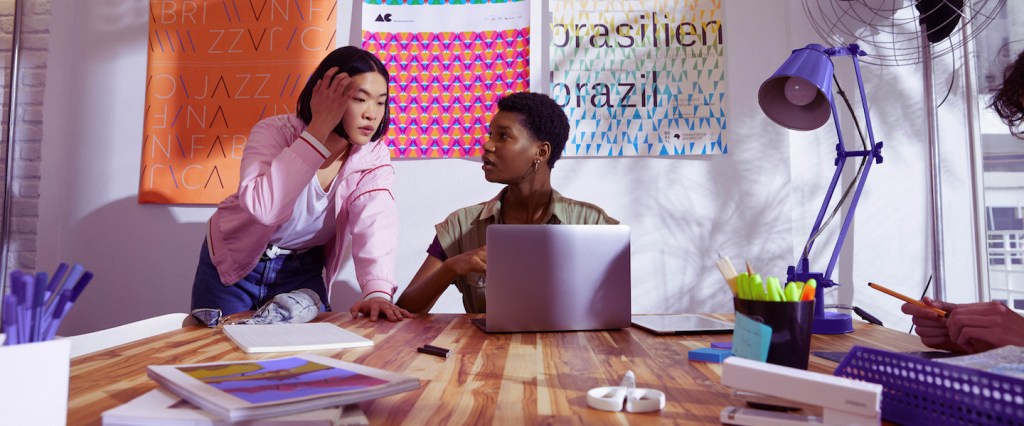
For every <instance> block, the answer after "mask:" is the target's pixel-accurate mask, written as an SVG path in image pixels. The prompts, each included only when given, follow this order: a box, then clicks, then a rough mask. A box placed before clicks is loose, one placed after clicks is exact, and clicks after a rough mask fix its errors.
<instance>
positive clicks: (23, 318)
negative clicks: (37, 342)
mask: <svg viewBox="0 0 1024 426" xmlns="http://www.w3.org/2000/svg"><path fill="white" fill-rule="evenodd" d="M22 276H24V274H23V273H22V272H21V271H19V270H17V269H15V270H13V271H11V293H13V294H14V299H15V302H14V309H13V311H14V316H15V318H14V323H15V325H16V326H17V330H16V331H17V336H18V341H19V342H21V341H25V340H26V336H28V328H26V327H27V326H28V323H29V318H28V315H26V314H27V312H26V308H27V305H28V289H27V285H26V283H25V281H24V280H22V279H21V278H22Z"/></svg>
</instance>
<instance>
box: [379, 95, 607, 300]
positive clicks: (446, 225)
mask: <svg viewBox="0 0 1024 426" xmlns="http://www.w3.org/2000/svg"><path fill="white" fill-rule="evenodd" d="M568 139H569V120H568V118H566V116H565V112H563V111H562V108H561V107H559V106H558V104H557V103H555V101H554V100H553V99H551V98H550V97H548V96H547V95H543V94H540V93H527V92H523V93H514V94H510V95H507V96H505V97H503V98H501V99H500V100H498V112H497V113H495V114H494V117H493V118H492V119H491V124H490V131H489V132H488V137H487V141H486V142H485V143H484V146H483V150H484V153H483V156H482V158H481V159H482V160H483V167H482V168H483V171H484V178H485V179H487V181H488V182H494V183H501V184H504V185H505V187H504V188H503V189H502V190H501V192H499V193H498V195H497V196H495V197H494V198H492V199H490V200H489V201H486V202H483V203H480V204H476V205H472V206H469V207H464V208H462V209H459V210H456V211H455V212H454V213H452V214H450V215H449V216H448V218H446V219H445V220H444V221H443V222H441V223H439V224H437V225H436V226H435V227H434V228H435V230H436V231H437V234H436V236H435V237H434V241H433V242H432V243H431V244H430V246H429V247H428V248H427V258H426V260H424V261H423V265H422V266H420V269H419V271H418V272H416V275H415V276H414V277H413V279H412V282H411V283H409V287H408V288H406V289H405V291H403V292H402V297H400V298H399V299H398V306H399V307H401V308H404V309H407V310H409V311H411V312H427V311H429V310H430V308H431V307H432V306H434V303H435V302H436V301H437V298H438V297H440V296H441V294H442V293H444V291H445V289H447V288H448V286H449V285H450V284H455V287H456V288H458V290H459V292H461V293H462V304H463V307H465V309H466V312H468V313H480V312H486V311H487V299H486V294H485V290H486V287H487V284H486V280H485V279H484V274H485V273H486V271H487V242H486V236H487V226H488V225H491V224H501V223H507V224H548V225H557V224H579V225H592V224H617V223H619V222H618V221H617V220H615V219H613V218H611V217H610V216H608V215H607V214H605V212H604V210H601V208H600V207H597V206H595V205H593V204H590V203H585V202H582V201H576V200H573V199H569V198H566V197H563V196H562V195H561V194H559V193H558V191H555V190H554V189H552V188H551V169H553V168H554V167H555V162H556V161H558V159H559V158H560V157H561V156H562V150H563V149H564V148H565V143H566V141H567V140H568Z"/></svg>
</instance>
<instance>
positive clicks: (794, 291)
mask: <svg viewBox="0 0 1024 426" xmlns="http://www.w3.org/2000/svg"><path fill="white" fill-rule="evenodd" d="M797 284H798V283H797V282H795V281H790V282H789V283H787V284H786V290H785V292H786V301H787V302H799V301H800V290H801V289H802V288H801V287H800V286H799V285H797Z"/></svg>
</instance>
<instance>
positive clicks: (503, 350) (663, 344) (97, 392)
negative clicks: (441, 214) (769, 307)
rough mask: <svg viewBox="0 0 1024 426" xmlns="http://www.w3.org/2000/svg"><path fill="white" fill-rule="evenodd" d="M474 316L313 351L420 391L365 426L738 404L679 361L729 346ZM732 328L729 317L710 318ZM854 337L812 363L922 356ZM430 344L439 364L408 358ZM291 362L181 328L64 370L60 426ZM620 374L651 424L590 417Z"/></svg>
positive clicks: (701, 418)
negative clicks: (183, 376)
mask: <svg viewBox="0 0 1024 426" xmlns="http://www.w3.org/2000/svg"><path fill="white" fill-rule="evenodd" d="M473 317H475V316H474V315H459V314H440V315H420V316H419V317H417V318H414V319H411V320H405V321H402V322H398V323H390V322H387V321H377V322H370V321H368V320H366V319H365V318H359V319H352V318H351V317H350V316H349V314H348V313H347V312H344V313H330V314H321V316H320V317H319V318H318V320H320V321H329V322H332V323H335V324H337V325H339V326H341V327H344V328H346V329H348V330H350V331H352V332H354V333H357V334H359V335H362V336H364V337H367V338H369V339H372V340H373V341H374V346H373V347H369V348H354V349H343V350H336V351H315V353H319V354H322V355H326V356H331V357H334V358H338V359H342V360H345V361H350V362H355V363H359V364H364V365H368V366H371V367H376V368H381V369H385V370H390V371H395V372H400V373H404V374H407V375H410V376H413V377H417V378H419V379H420V388H419V389H418V390H415V391H411V392H406V393H402V394H398V395H393V396H389V397H385V398H381V399H377V400H375V401H370V402H366V403H363V404H361V406H362V408H363V410H364V411H365V412H366V416H367V418H369V420H370V422H371V423H372V424H387V425H391V424H417V425H419V424H495V423H497V424H560V425H561V424H588V425H589V424H717V423H719V421H718V415H719V411H721V409H722V408H723V407H725V406H727V405H733V404H736V402H735V401H734V400H733V399H732V398H731V397H730V389H729V388H728V387H725V386H722V385H721V384H719V377H720V374H721V371H722V367H721V365H720V364H710V363H703V362H689V361H688V360H687V351H689V350H690V349H696V348H701V347H707V346H709V345H710V343H711V342H712V341H727V340H730V339H731V336H730V335H727V334H726V335H695V336H656V335H654V334H650V333H647V332H645V331H643V330H640V329H637V328H628V329H625V330H615V331H595V332H565V333H517V334H485V333H483V332H482V331H480V330H479V329H478V328H476V327H475V326H474V325H472V324H471V323H470V321H469V320H470V318H473ZM719 317H721V318H724V319H729V320H731V319H732V316H731V315H719ZM855 324H856V332H854V333H851V334H841V335H815V336H814V337H813V339H812V344H811V350H812V351H848V350H849V349H850V348H851V347H852V346H853V345H861V346H869V347H875V348H881V349H886V350H893V351H920V350H926V348H925V347H924V346H922V345H921V344H920V343H919V340H918V338H917V336H914V335H910V334H906V333H903V332H899V331H895V330H891V329H887V328H883V327H879V326H873V325H869V324H867V323H863V322H859V321H855ZM424 344H431V345H434V346H440V347H443V348H449V349H451V350H452V354H451V356H450V357H448V358H442V357H437V356H432V355H427V354H421V353H417V352H416V348H417V347H419V346H422V345H424ZM288 354H289V353H271V354H249V355H247V354H245V353H244V352H243V351H242V350H240V349H238V348H237V347H235V346H234V345H233V344H232V343H231V341H230V340H229V339H228V338H227V337H226V336H224V334H223V332H222V331H221V329H211V328H205V327H185V328H182V329H181V330H176V331H172V332H169V333H165V334H162V335H159V336H154V337H151V338H148V339H144V340H141V341H137V342H133V343H129V344H126V345H122V346H118V347H115V348H111V349H108V350H105V351H101V352H97V353H93V354H89V355H86V356H82V357H79V358H75V359H72V360H71V381H70V389H69V402H68V424H69V425H99V424H101V418H100V415H101V414H102V413H103V411H106V410H108V409H110V408H113V407H116V406H118V405H120V404H123V403H126V402H128V401H130V400H131V399H133V398H135V397H137V396H139V395H142V394H143V393H145V392H147V391H149V390H150V389H153V388H155V387H156V386H157V385H156V383H154V382H153V381H151V380H150V379H149V378H147V377H146V366H148V365H151V364H191V363H202V362H218V361H231V360H245V359H266V358H277V357H282V356H287V355H288ZM837 365H838V364H836V363H835V362H832V361H828V360H825V359H822V358H819V357H816V356H811V357H810V366H809V368H808V369H809V370H811V371H816V372H821V373H827V374H831V373H832V371H833V370H834V369H835V368H836V366H837ZM627 370H633V372H634V373H635V374H636V380H637V386H638V387H646V388H654V389H659V390H662V391H664V392H665V393H666V399H667V403H666V405H665V409H664V410H662V411H660V412H654V413H645V414H632V413H609V412H603V411H597V410H594V409H591V408H589V407H588V406H587V402H586V392H587V390H588V389H591V388H594V387H598V386H611V385H617V384H618V383H619V381H620V380H621V379H622V376H623V374H625V372H626V371H627Z"/></svg>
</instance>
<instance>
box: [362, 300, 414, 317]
mask: <svg viewBox="0 0 1024 426" xmlns="http://www.w3.org/2000/svg"><path fill="white" fill-rule="evenodd" d="M349 313H350V314H352V318H355V317H358V316H359V314H363V315H366V316H367V317H369V318H370V321H377V318H378V317H384V318H387V320H388V321H401V320H403V319H406V318H412V317H414V316H415V315H413V314H412V313H411V312H409V311H407V310H405V309H402V308H399V307H398V306H395V304H393V303H391V302H390V301H389V300H387V299H385V298H382V297H377V298H373V299H366V300H361V301H359V302H356V303H355V304H353V305H352V308H351V309H349Z"/></svg>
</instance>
